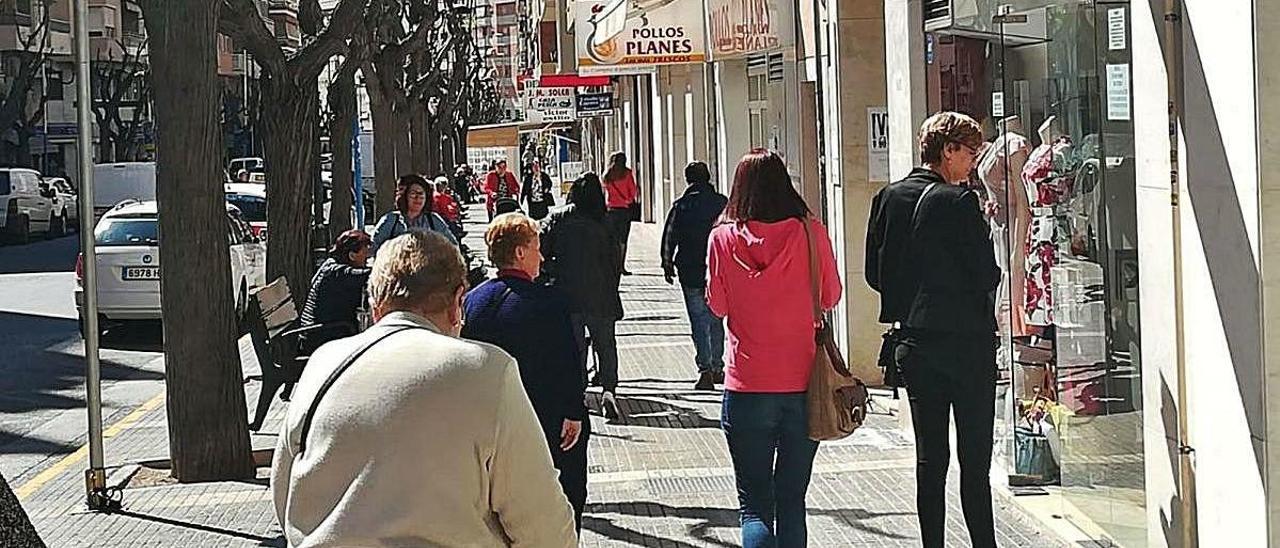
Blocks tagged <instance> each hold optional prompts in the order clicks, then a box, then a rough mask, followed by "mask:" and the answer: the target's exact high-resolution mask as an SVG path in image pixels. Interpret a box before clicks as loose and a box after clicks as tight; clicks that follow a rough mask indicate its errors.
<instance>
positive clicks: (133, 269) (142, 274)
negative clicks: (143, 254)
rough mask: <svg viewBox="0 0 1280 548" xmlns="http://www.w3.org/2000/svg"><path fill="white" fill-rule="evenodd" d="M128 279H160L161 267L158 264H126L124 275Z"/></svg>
mask: <svg viewBox="0 0 1280 548" xmlns="http://www.w3.org/2000/svg"><path fill="white" fill-rule="evenodd" d="M122 277H123V278H124V279H126V280H159V279H160V267H158V266H126V267H124V275H123V276H122Z"/></svg>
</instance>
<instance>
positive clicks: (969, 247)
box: [866, 168, 1000, 333]
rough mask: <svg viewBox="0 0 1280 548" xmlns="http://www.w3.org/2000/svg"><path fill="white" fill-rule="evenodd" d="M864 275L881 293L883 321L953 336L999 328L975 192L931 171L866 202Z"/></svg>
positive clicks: (991, 263) (987, 240) (995, 278)
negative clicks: (931, 185)
mask: <svg viewBox="0 0 1280 548" xmlns="http://www.w3.org/2000/svg"><path fill="white" fill-rule="evenodd" d="M930 183H933V184H934V187H933V190H931V191H930V192H929V194H928V195H926V196H925V197H924V199H923V200H920V196H921V194H922V193H923V192H924V190H925V189H926V188H928V186H929V184H930ZM917 201H918V202H919V209H918V210H917V209H916V204H917ZM913 212H914V223H913ZM866 277H867V283H868V284H870V285H871V287H872V289H875V290H876V291H879V292H880V321H881V322H882V323H893V322H902V324H903V325H904V326H905V327H908V328H913V329H925V330H931V331H945V332H952V333H992V332H994V331H995V329H996V316H995V301H994V297H995V290H996V288H997V287H998V286H999V285H1000V267H999V266H998V265H997V264H996V261H995V252H994V250H993V249H992V247H991V233H990V228H989V226H988V224H987V222H986V220H985V219H984V218H983V214H982V207H981V206H980V205H979V201H978V195H977V194H976V193H974V192H973V191H970V190H967V189H965V188H963V187H960V186H956V185H949V184H946V182H945V181H943V179H942V177H941V176H939V175H938V174H937V173H935V172H933V171H931V170H927V169H921V168H917V169H915V170H914V171H912V172H911V174H910V175H908V176H907V177H906V178H905V179H903V180H901V181H897V182H895V183H891V184H889V185H888V186H886V187H885V188H883V189H881V190H880V192H879V193H877V194H876V197H875V199H874V200H873V201H872V202H871V219H870V222H869V224H868V226H867V248H866Z"/></svg>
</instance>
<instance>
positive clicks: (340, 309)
mask: <svg viewBox="0 0 1280 548" xmlns="http://www.w3.org/2000/svg"><path fill="white" fill-rule="evenodd" d="M368 281H369V269H368V268H358V267H354V266H351V265H347V264H343V263H340V262H338V261H336V260H334V259H332V258H330V259H325V261H324V264H321V265H320V269H319V270H317V271H316V274H315V276H312V277H311V291H310V292H308V293H307V302H306V303H304V304H303V306H302V316H301V318H300V321H299V325H301V326H302V327H307V326H311V325H316V324H333V325H334V328H333V329H325V330H322V331H318V332H315V333H312V334H309V335H307V336H304V337H303V338H302V341H301V342H300V343H299V344H300V346H301V348H302V350H303V353H304V354H310V353H311V352H310V351H311V350H314V349H316V348H319V347H320V345H321V344H324V343H326V342H329V341H331V340H333V339H337V338H341V337H346V336H348V335H352V334H355V332H356V329H357V325H356V312H357V311H358V310H359V309H360V302H361V300H363V299H364V286H365V283H366V282H368Z"/></svg>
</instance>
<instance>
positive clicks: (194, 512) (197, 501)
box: [0, 210, 1065, 548]
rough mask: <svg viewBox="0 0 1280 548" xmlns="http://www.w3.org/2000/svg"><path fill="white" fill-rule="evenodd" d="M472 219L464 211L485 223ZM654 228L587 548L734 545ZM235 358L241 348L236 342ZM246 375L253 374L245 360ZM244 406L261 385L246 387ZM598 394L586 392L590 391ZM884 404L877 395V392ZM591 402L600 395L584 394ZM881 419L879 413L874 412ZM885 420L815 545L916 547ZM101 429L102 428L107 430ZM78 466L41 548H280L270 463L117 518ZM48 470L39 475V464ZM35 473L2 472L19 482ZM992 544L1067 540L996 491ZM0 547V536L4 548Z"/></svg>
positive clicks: (814, 509)
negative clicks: (89, 495) (92, 501)
mask: <svg viewBox="0 0 1280 548" xmlns="http://www.w3.org/2000/svg"><path fill="white" fill-rule="evenodd" d="M483 215H484V213H483V210H479V211H473V213H472V218H473V219H481V218H482V217H483ZM659 230H660V229H659V227H655V226H653V225H638V226H636V227H635V229H634V230H633V231H632V245H631V254H632V258H631V261H630V262H629V267H630V269H631V270H632V271H633V272H635V273H636V275H634V276H630V277H627V278H625V279H624V282H623V302H624V306H625V308H626V316H627V318H626V319H625V320H623V322H621V323H620V324H619V329H618V336H619V350H620V357H621V378H622V383H621V386H620V389H619V394H618V395H619V400H620V404H621V406H622V407H623V410H624V411H625V414H626V415H627V418H626V419H625V420H622V421H617V422H615V423H607V422H606V421H604V420H603V419H602V418H601V417H599V416H594V417H593V418H592V420H593V423H592V426H593V429H594V432H593V435H592V437H591V452H590V487H589V489H590V498H589V501H588V503H589V505H588V509H587V516H586V518H585V523H584V531H583V536H582V543H581V544H582V545H583V546H651V547H661V548H686V547H704V546H736V545H738V542H739V537H738V532H737V512H736V509H735V508H736V506H737V504H736V497H735V494H734V493H735V491H734V483H733V473H732V468H731V466H730V462H729V457H728V452H727V450H726V447H725V443H724V437H723V435H722V434H721V432H720V431H719V429H718V421H717V419H718V417H719V410H720V405H719V395H718V394H716V393H711V392H697V391H693V390H692V389H691V387H692V383H693V377H694V376H695V375H694V371H695V370H694V366H693V346H692V344H691V342H690V341H689V339H688V336H687V323H686V319H685V313H684V310H683V303H682V300H681V297H680V294H679V292H678V290H677V289H676V288H673V287H670V286H668V285H666V284H665V282H664V281H663V280H662V277H661V272H660V270H659V269H658V263H657V259H656V257H657V241H658V237H659V234H658V233H659ZM481 232H482V227H480V226H472V227H471V228H470V234H469V236H468V245H471V246H472V247H473V248H476V249H479V248H480V247H481V246H482V242H481V241H480V239H479V237H480V234H481ZM242 350H247V348H245V347H244V345H243V344H242ZM242 355H244V356H245V360H246V361H245V367H246V370H249V371H250V372H252V370H255V369H256V368H257V366H256V363H255V361H254V359H253V357H252V355H251V354H249V353H248V352H246V351H242ZM246 387H247V390H248V392H249V394H248V397H249V401H253V399H254V397H256V390H257V383H256V382H249V383H247V384H246ZM593 396H594V394H593ZM882 401H883V402H884V403H886V404H888V405H887V407H892V402H890V401H889V400H888V398H882ZM591 403H592V404H593V406H595V405H596V404H597V403H598V402H596V401H595V399H594V398H592V401H591ZM283 409H284V406H283V405H279V404H277V405H276V406H275V407H274V408H273V413H272V416H271V417H270V418H269V420H268V421H267V425H266V427H265V428H264V429H263V431H264V433H263V434H262V435H255V436H254V440H253V444H254V447H255V448H260V449H267V448H270V447H272V446H273V445H274V436H273V435H271V434H270V432H274V431H275V429H276V427H277V425H278V424H279V420H280V416H281V412H282V411H283ZM881 411H886V410H885V409H883V408H882V409H881ZM131 418H132V419H136V421H135V422H132V425H131V426H129V427H127V428H118V429H116V432H115V435H114V437H112V438H110V439H109V440H108V441H107V453H108V455H109V459H108V465H109V466H112V471H113V472H114V474H113V479H114V480H117V481H118V480H120V479H121V478H124V477H127V476H128V475H129V474H130V473H131V472H132V471H133V470H135V469H136V466H134V464H136V463H140V462H145V461H154V460H162V459H164V458H165V457H166V455H167V438H166V434H165V428H166V422H165V414H164V412H163V406H158V407H155V408H153V409H150V410H146V409H143V410H142V411H139V412H136V413H134V414H132V415H131V416H130V417H126V418H125V419H124V420H125V421H129V420H130V419H131ZM897 424H898V421H897V418H896V417H891V416H888V415H886V414H878V415H873V416H872V417H871V419H870V420H869V422H868V424H867V426H865V427H864V428H863V429H861V430H859V431H858V432H857V433H855V434H854V435H853V436H851V437H850V438H849V439H846V440H842V441H840V442H835V443H826V444H823V446H822V448H821V450H820V451H819V453H818V460H817V463H816V465H815V472H814V477H813V482H812V486H811V488H810V490H809V508H810V513H809V531H810V545H811V546H824V547H825V546H877V547H890V546H918V544H919V541H918V534H917V531H916V522H915V517H914V480H913V471H914V470H913V468H914V461H913V458H912V447H911V440H910V439H909V438H907V437H904V436H903V435H902V434H901V433H900V432H899V430H898V427H897ZM108 430H109V432H110V431H111V430H112V429H111V428H109V429H108ZM83 466H84V465H83V462H80V463H75V464H73V465H72V466H69V467H67V468H66V469H65V470H64V471H63V472H62V473H61V474H59V475H56V476H54V477H53V478H52V479H51V480H50V481H48V482H47V483H45V484H44V485H43V487H41V488H40V489H38V490H36V491H35V492H33V493H30V494H29V495H28V496H27V497H25V498H24V500H23V505H24V506H25V507H26V509H27V511H28V512H29V513H30V514H31V518H32V520H33V521H34V522H35V524H36V526H37V528H38V529H39V530H40V532H41V534H42V535H43V536H44V538H45V540H46V542H47V543H48V544H49V545H50V546H55V547H62V546H66V547H80V546H183V547H196V546H201V547H203V546H282V545H283V542H282V540H281V538H280V528H279V527H278V526H277V525H276V524H275V522H274V517H273V515H272V512H271V504H270V494H269V491H268V489H267V487H266V484H267V480H266V477H265V474H266V469H260V470H259V479H258V480H257V481H253V482H222V483H208V484H198V485H175V484H160V485H153V486H150V487H131V488H128V489H126V490H125V491H124V492H123V501H124V511H123V512H119V513H116V514H96V513H90V512H88V511H86V510H85V509H84V505H83V502H82V489H83V483H82V482H83V480H82V477H81V475H80V470H81V469H82V468H83ZM45 469H48V468H47V467H46V468H45ZM40 472H41V470H40V469H35V470H32V471H30V472H29V473H27V474H26V475H24V476H23V477H17V478H9V479H10V483H11V485H22V484H23V483H24V482H27V481H29V480H30V479H31V478H32V477H35V476H37V475H38V474H39V473H40ZM956 480H957V478H956V477H955V473H954V471H953V474H952V479H951V482H950V483H951V487H952V488H951V490H950V491H949V494H948V512H949V514H948V543H947V544H948V546H967V545H968V541H967V535H966V533H965V532H964V524H963V518H962V517H961V514H960V506H959V499H958V495H957V493H956V492H955V488H954V486H955V485H956V484H957V481H956ZM996 503H997V510H996V512H997V516H996V519H997V522H998V524H999V533H998V534H999V542H1000V544H1001V546H1006V547H1015V546H1016V547H1041V546H1043V547H1059V546H1065V543H1063V542H1061V541H1059V540H1057V539H1055V538H1050V537H1049V536H1047V535H1045V534H1042V533H1039V532H1038V531H1039V530H1041V529H1042V528H1041V527H1040V526H1038V524H1036V523H1035V522H1033V520H1032V519H1031V518H1029V517H1027V516H1026V515H1025V514H1023V513H1022V512H1021V511H1019V510H1018V509H1017V508H1016V507H1014V506H1013V505H1012V504H1011V502H1010V501H1009V500H1007V499H1005V498H1003V497H1000V496H998V497H997V500H996ZM0 544H3V543H0Z"/></svg>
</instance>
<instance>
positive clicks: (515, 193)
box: [484, 160, 520, 220]
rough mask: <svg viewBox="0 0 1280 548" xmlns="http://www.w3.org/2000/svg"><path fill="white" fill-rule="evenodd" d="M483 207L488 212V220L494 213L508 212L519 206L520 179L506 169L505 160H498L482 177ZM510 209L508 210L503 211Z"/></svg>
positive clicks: (491, 218)
mask: <svg viewBox="0 0 1280 548" xmlns="http://www.w3.org/2000/svg"><path fill="white" fill-rule="evenodd" d="M484 196H485V202H484V203H485V209H486V210H487V211H488V212H489V220H493V217H494V216H495V215H500V214H502V213H509V212H510V211H515V210H516V209H519V208H520V202H519V196H520V181H517V180H516V176H515V174H513V173H511V172H510V171H507V161H506V160H498V161H497V162H495V163H494V165H493V170H492V171H490V172H489V173H488V174H487V175H485V177H484ZM505 210H510V211H505Z"/></svg>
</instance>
